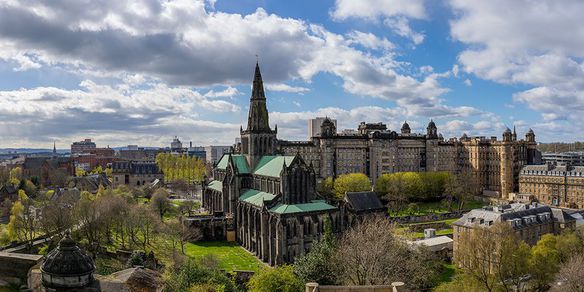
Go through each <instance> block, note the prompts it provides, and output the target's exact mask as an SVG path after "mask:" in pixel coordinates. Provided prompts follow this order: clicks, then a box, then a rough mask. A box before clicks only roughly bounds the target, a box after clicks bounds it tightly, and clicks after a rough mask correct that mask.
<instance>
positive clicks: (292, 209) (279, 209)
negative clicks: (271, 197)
mask: <svg viewBox="0 0 584 292" xmlns="http://www.w3.org/2000/svg"><path fill="white" fill-rule="evenodd" d="M334 209H336V207H334V206H331V205H329V204H327V203H325V201H322V200H314V201H312V202H310V203H305V204H294V205H286V204H278V205H276V206H274V207H273V208H272V209H270V211H271V212H274V213H278V214H292V213H301V212H313V211H326V210H334Z"/></svg>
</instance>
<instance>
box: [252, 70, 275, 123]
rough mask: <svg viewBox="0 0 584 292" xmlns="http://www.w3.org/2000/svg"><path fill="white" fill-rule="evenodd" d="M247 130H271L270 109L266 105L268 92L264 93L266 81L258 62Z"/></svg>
mask: <svg viewBox="0 0 584 292" xmlns="http://www.w3.org/2000/svg"><path fill="white" fill-rule="evenodd" d="M247 131H252V132H271V131H272V130H271V129H270V124H269V118H268V109H267V107H266V94H265V93H264V82H263V81H262V73H261V72H260V65H259V63H256V67H255V75H254V78H253V88H252V90H251V98H250V104H249V116H248V118H247Z"/></svg>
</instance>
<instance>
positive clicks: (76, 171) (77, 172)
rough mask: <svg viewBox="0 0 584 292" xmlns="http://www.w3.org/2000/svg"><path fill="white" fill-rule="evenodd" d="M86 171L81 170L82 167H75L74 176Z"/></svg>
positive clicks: (82, 174)
mask: <svg viewBox="0 0 584 292" xmlns="http://www.w3.org/2000/svg"><path fill="white" fill-rule="evenodd" d="M86 174H87V172H85V170H83V169H82V168H79V167H78V168H75V176H84V175H86Z"/></svg>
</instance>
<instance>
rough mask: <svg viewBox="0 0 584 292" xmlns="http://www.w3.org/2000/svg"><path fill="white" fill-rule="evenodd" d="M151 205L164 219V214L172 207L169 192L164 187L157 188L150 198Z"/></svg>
mask: <svg viewBox="0 0 584 292" xmlns="http://www.w3.org/2000/svg"><path fill="white" fill-rule="evenodd" d="M150 205H151V206H152V209H153V210H155V211H156V212H157V213H158V214H159V215H160V219H161V220H162V218H163V217H164V214H166V212H168V211H169V210H170V209H171V204H170V200H169V199H168V193H167V192H166V191H165V190H164V189H158V190H156V192H154V195H153V196H152V198H151V199H150Z"/></svg>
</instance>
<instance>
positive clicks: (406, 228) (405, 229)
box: [398, 218, 458, 240]
mask: <svg viewBox="0 0 584 292" xmlns="http://www.w3.org/2000/svg"><path fill="white" fill-rule="evenodd" d="M456 220H458V218H454V219H446V220H437V221H429V222H416V223H408V224H400V225H399V226H400V227H398V231H399V232H400V233H402V234H405V235H406V236H407V237H408V238H410V239H412V240H413V239H420V238H424V233H423V232H411V231H410V230H411V229H410V228H411V227H413V226H416V225H420V224H428V223H445V224H446V225H447V226H448V228H444V229H438V230H436V235H438V236H440V235H452V234H453V232H454V230H453V229H452V223H454V221H456Z"/></svg>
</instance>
